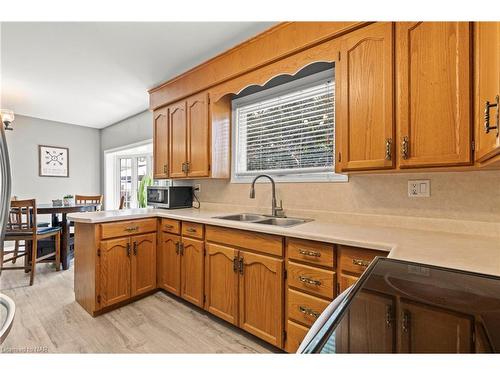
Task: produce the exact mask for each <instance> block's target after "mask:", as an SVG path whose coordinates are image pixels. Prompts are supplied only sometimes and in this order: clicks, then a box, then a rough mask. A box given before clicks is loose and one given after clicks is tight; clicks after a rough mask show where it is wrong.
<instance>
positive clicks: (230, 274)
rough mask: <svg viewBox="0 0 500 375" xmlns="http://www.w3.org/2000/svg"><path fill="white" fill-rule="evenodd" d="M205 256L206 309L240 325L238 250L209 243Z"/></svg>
mask: <svg viewBox="0 0 500 375" xmlns="http://www.w3.org/2000/svg"><path fill="white" fill-rule="evenodd" d="M206 250H207V254H206V257H205V295H206V301H205V309H206V310H207V311H208V312H209V313H211V314H214V315H215V316H218V317H219V318H221V319H224V320H226V321H228V322H229V323H231V324H234V325H238V295H239V291H238V275H239V272H238V250H236V249H233V248H231V247H227V246H222V245H216V244H212V243H207V245H206Z"/></svg>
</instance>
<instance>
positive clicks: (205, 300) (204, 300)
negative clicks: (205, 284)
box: [203, 295, 207, 303]
mask: <svg viewBox="0 0 500 375" xmlns="http://www.w3.org/2000/svg"><path fill="white" fill-rule="evenodd" d="M205 302H207V296H206V295H203V303H205Z"/></svg>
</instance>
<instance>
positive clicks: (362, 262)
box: [352, 259, 371, 267]
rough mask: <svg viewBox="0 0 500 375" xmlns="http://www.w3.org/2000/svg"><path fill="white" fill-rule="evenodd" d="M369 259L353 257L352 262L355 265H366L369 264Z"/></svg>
mask: <svg viewBox="0 0 500 375" xmlns="http://www.w3.org/2000/svg"><path fill="white" fill-rule="evenodd" d="M370 263H371V262H370V261H368V260H364V259H353V260H352V264H354V265H355V266H361V267H368V266H369V265H370Z"/></svg>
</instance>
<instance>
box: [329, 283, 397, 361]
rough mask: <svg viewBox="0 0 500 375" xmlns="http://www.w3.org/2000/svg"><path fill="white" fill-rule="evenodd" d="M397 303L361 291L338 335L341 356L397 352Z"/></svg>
mask: <svg viewBox="0 0 500 375" xmlns="http://www.w3.org/2000/svg"><path fill="white" fill-rule="evenodd" d="M394 314H395V304H394V301H393V299H392V298H391V297H389V296H385V295H381V294H375V293H368V292H359V293H358V294H357V296H356V299H355V300H354V301H353V303H352V304H351V306H350V307H349V310H348V312H347V315H346V318H344V319H343V321H342V324H341V326H340V327H339V331H338V332H339V333H338V335H337V337H338V341H337V343H336V344H337V353H394V352H395V350H396V336H395V332H396V320H395V317H394Z"/></svg>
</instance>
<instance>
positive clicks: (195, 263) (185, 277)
mask: <svg viewBox="0 0 500 375" xmlns="http://www.w3.org/2000/svg"><path fill="white" fill-rule="evenodd" d="M180 246H181V248H180V253H181V297H182V298H183V299H185V300H186V301H188V302H191V303H192V304H194V305H196V306H199V307H203V271H204V270H203V256H204V254H203V250H204V243H203V241H200V240H195V239H190V238H184V237H183V238H182V242H181V245H180Z"/></svg>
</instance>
